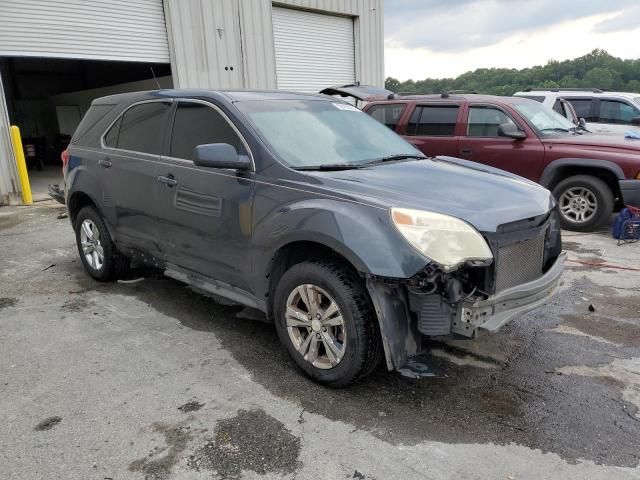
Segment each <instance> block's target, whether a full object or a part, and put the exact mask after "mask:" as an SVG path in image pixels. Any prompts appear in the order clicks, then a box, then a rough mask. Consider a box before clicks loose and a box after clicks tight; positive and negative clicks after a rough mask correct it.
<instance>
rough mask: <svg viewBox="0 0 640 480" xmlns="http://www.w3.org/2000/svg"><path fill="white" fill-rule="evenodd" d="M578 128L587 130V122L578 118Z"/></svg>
mask: <svg viewBox="0 0 640 480" xmlns="http://www.w3.org/2000/svg"><path fill="white" fill-rule="evenodd" d="M578 126H579V127H580V128H585V129H586V128H587V121H586V120H585V119H584V118H583V117H580V119H579V120H578Z"/></svg>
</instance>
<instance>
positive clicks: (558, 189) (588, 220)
mask: <svg viewBox="0 0 640 480" xmlns="http://www.w3.org/2000/svg"><path fill="white" fill-rule="evenodd" d="M553 196H554V197H555V199H556V201H557V202H558V210H559V211H560V224H561V225H562V228H565V229H567V230H573V231H576V232H591V231H593V230H595V229H596V228H597V227H598V226H600V225H601V224H602V223H603V222H604V221H605V220H607V218H609V215H611V212H613V200H614V199H613V192H612V191H611V189H610V188H609V186H608V185H607V184H606V183H605V182H603V181H602V180H600V179H599V178H597V177H592V176H591V175H575V176H573V177H569V178H566V179H565V180H562V181H561V182H560V183H558V185H556V186H555V188H554V189H553Z"/></svg>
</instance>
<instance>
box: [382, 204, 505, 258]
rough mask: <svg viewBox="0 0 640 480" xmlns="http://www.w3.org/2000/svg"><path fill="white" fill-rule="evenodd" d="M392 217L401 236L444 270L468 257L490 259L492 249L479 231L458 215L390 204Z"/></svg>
mask: <svg viewBox="0 0 640 480" xmlns="http://www.w3.org/2000/svg"><path fill="white" fill-rule="evenodd" d="M391 219H392V220H393V223H394V225H395V226H396V227H397V228H398V230H399V231H400V233H401V234H402V236H404V238H406V239H407V241H408V242H409V243H410V244H411V245H412V246H413V247H414V248H415V249H416V250H418V251H419V252H420V253H422V254H423V255H424V256H425V257H428V258H430V259H431V260H433V261H434V262H437V263H439V264H440V265H441V266H442V268H443V269H444V270H445V271H451V270H453V269H455V268H456V267H457V266H458V265H460V264H461V263H464V262H466V261H470V260H480V261H483V262H487V261H491V260H493V255H492V253H491V249H490V248H489V245H487V242H486V241H485V239H484V238H483V237H482V235H480V233H479V232H478V231H477V230H476V229H475V228H473V227H472V226H471V225H469V224H468V223H466V222H464V221H462V220H460V219H459V218H455V217H450V216H449V215H443V214H441V213H434V212H426V211H422V210H412V209H408V208H392V209H391Z"/></svg>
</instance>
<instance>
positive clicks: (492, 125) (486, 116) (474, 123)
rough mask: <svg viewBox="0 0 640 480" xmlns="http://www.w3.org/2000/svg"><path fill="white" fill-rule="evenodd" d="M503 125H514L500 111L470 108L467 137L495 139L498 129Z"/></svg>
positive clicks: (490, 108) (489, 108)
mask: <svg viewBox="0 0 640 480" xmlns="http://www.w3.org/2000/svg"><path fill="white" fill-rule="evenodd" d="M503 123H510V124H512V125H515V123H514V122H513V120H511V118H510V117H509V115H507V114H506V113H504V112H503V111H502V110H498V109H497V108H493V107H471V108H470V109H469V126H468V127H467V135H468V136H469V137H497V136H498V127H499V126H500V125H501V124H503Z"/></svg>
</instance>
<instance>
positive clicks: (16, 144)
mask: <svg viewBox="0 0 640 480" xmlns="http://www.w3.org/2000/svg"><path fill="white" fill-rule="evenodd" d="M10 130H11V143H13V151H14V152H15V153H16V166H17V167H18V177H19V178H20V189H21V190H22V202H23V203H24V204H25V205H31V204H32V203H33V197H32V196H31V185H30V184H29V174H28V173H27V162H26V160H25V159H24V150H23V149H22V139H21V138H20V129H19V128H18V127H16V126H15V125H11V129H10Z"/></svg>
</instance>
